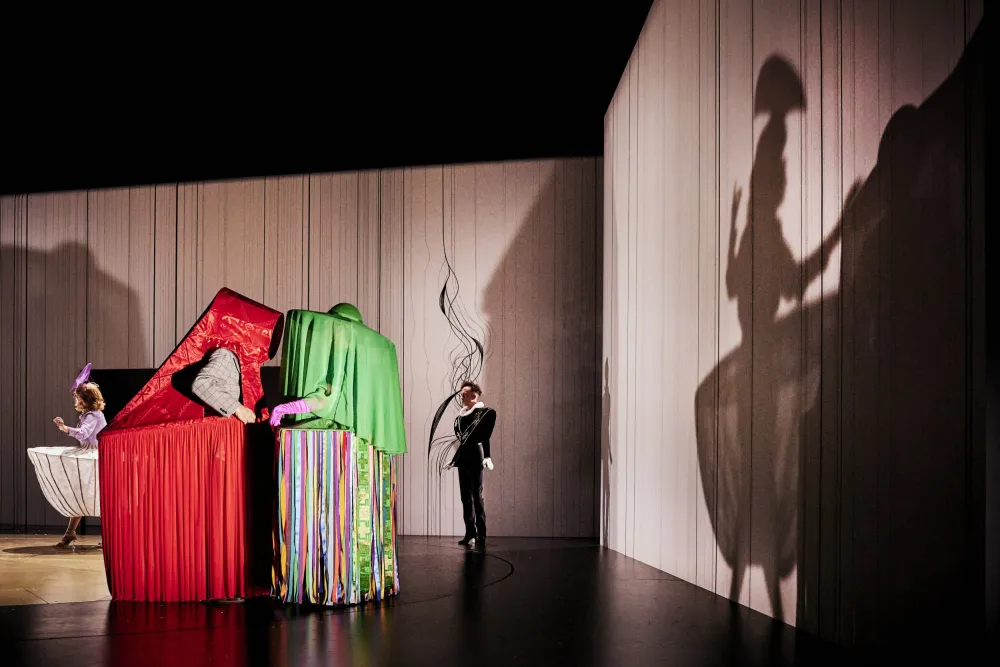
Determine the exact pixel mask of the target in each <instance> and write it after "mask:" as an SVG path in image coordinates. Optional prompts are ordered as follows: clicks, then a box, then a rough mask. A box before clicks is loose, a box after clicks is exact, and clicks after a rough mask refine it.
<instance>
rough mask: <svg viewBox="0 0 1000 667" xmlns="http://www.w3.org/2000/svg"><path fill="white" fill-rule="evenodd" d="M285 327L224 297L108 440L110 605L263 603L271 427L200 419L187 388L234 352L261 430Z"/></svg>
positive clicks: (103, 463) (104, 488)
mask: <svg viewBox="0 0 1000 667" xmlns="http://www.w3.org/2000/svg"><path fill="white" fill-rule="evenodd" d="M282 320H283V317H282V315H281V314H280V313H279V312H277V311H275V310H272V309H270V308H267V307H266V306H262V305H261V304H258V303H256V302H254V301H251V300H250V299H247V298H245V297H243V296H241V295H239V294H236V293H235V292H232V291H230V290H228V289H223V290H222V291H220V292H219V294H218V295H216V297H215V299H214V300H213V301H212V304H211V306H209V308H208V310H206V311H205V313H204V314H203V315H202V317H201V318H200V319H199V320H198V322H197V323H196V324H195V325H194V327H193V328H192V329H191V331H190V332H189V333H188V335H187V336H185V338H184V340H182V341H181V343H180V344H179V345H178V346H177V349H175V350H174V352H173V353H172V354H171V355H170V357H168V358H167V360H166V361H165V362H164V364H163V365H162V366H161V367H160V368H159V370H158V371H157V372H156V374H155V375H154V376H153V378H152V379H151V380H150V381H149V382H148V383H147V384H146V386H145V387H143V388H142V390H141V391H140V392H139V393H138V394H137V395H136V396H135V398H133V399H132V400H131V401H130V402H129V403H128V405H126V406H125V408H124V409H123V410H122V411H121V412H120V413H119V414H118V415H117V416H116V417H115V419H114V420H112V422H111V423H110V424H108V426H107V428H105V429H104V430H103V431H102V432H101V434H100V436H99V437H98V441H99V445H100V458H99V461H100V475H101V507H102V512H101V529H102V539H103V542H104V563H105V568H106V570H107V577H108V588H109V590H110V592H111V597H112V599H114V600H135V601H163V602H167V601H200V600H212V599H220V598H233V597H251V596H254V595H266V594H267V592H268V590H269V585H270V584H269V577H268V565H269V564H270V560H271V552H270V543H269V541H268V539H267V534H268V533H269V531H270V528H271V523H272V521H273V516H272V515H271V514H270V513H269V511H268V508H269V507H270V506H271V503H270V498H271V497H272V496H273V489H272V488H271V485H270V484H268V483H267V482H268V481H269V479H267V477H268V473H269V471H270V466H271V463H272V461H273V436H272V435H271V432H270V427H269V426H268V425H267V424H266V423H258V424H255V425H251V426H244V425H243V424H242V423H241V422H240V421H239V420H237V419H236V418H234V417H230V418H223V417H205V416H204V412H205V408H204V407H203V406H202V405H201V404H200V403H198V402H196V401H195V400H194V399H193V397H190V396H189V395H186V394H185V393H182V391H184V390H185V388H186V386H188V383H190V381H191V380H193V376H191V377H186V376H185V375H186V374H187V371H190V370H191V368H192V364H197V363H198V362H200V361H202V360H203V359H204V358H205V356H206V354H207V353H208V352H209V351H210V350H212V349H214V348H216V347H226V348H229V349H231V350H233V352H235V353H236V354H237V355H238V356H239V359H240V366H241V382H242V393H243V395H242V401H243V404H244V405H246V406H247V407H250V408H256V410H255V412H257V414H258V418H259V419H260V420H261V421H263V420H266V419H267V410H266V409H264V408H263V405H262V404H263V396H264V391H263V387H262V385H261V380H260V367H261V365H262V364H263V363H264V362H265V361H267V359H268V358H270V356H271V351H272V350H274V349H276V346H274V345H272V335H274V336H275V341H273V342H277V339H279V338H280V335H281V334H280V327H281V323H282ZM182 371H183V372H185V373H183V374H182V379H183V381H182V382H177V376H178V374H179V373H182ZM175 385H176V386H175ZM178 387H180V390H178ZM262 470H263V473H264V474H263V475H262V474H261V471H262ZM258 534H261V535H262V536H263V540H262V539H261V538H260V537H258Z"/></svg>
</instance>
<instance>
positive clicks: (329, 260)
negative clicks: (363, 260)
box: [309, 173, 359, 312]
mask: <svg viewBox="0 0 1000 667" xmlns="http://www.w3.org/2000/svg"><path fill="white" fill-rule="evenodd" d="M358 183H359V174H357V173H344V174H320V175H312V176H310V178H309V274H310V278H309V308H310V309H312V310H317V311H320V312H326V311H328V310H330V309H331V308H333V307H334V306H335V305H337V304H338V303H341V302H348V303H356V302H357V298H358Z"/></svg>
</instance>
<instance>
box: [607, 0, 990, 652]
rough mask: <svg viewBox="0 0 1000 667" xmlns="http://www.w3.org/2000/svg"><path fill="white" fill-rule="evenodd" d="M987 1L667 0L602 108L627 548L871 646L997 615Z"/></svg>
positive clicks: (620, 507)
mask: <svg viewBox="0 0 1000 667" xmlns="http://www.w3.org/2000/svg"><path fill="white" fill-rule="evenodd" d="M982 4H983V3H982V2H981V0H965V1H964V2H963V1H958V2H950V1H948V0H928V1H926V2H919V3H911V2H903V1H894V0H873V1H872V2H860V1H858V0H854V1H851V0H842V1H829V0H822V1H821V0H804V1H799V0H796V1H782V2H775V1H773V0H732V1H730V0H726V2H721V0H700V1H699V0H659V1H658V2H656V3H655V4H654V6H653V7H652V9H651V11H650V14H649V16H648V18H647V21H646V24H645V26H644V29H643V31H642V34H641V37H640V38H639V41H638V43H637V45H636V47H635V50H634V52H633V55H632V57H631V59H630V61H629V64H628V67H627V70H626V71H625V73H624V75H623V77H622V79H621V83H620V85H619V88H618V90H617V92H616V95H615V97H614V100H613V102H612V104H611V106H610V108H609V110H608V113H607V116H606V124H605V140H606V145H605V163H604V169H605V173H604V187H605V199H604V228H605V239H604V249H603V252H604V283H603V291H604V296H603V302H604V309H603V313H602V317H603V321H604V326H603V328H604V339H603V346H604V347H603V350H604V352H603V359H602V364H603V366H604V373H605V382H604V410H603V415H604V418H603V429H602V480H601V484H602V486H601V506H602V525H601V533H602V537H603V540H604V541H605V543H606V544H608V545H609V546H610V547H611V548H613V549H615V550H618V551H621V552H623V553H626V554H628V555H630V556H633V557H635V558H637V559H639V560H641V561H644V562H646V563H649V564H652V565H654V566H656V567H659V568H661V569H663V570H666V571H668V572H671V573H673V574H675V575H678V576H680V577H683V578H684V579H686V580H688V581H691V582H694V583H696V584H698V585H699V586H702V587H704V588H707V589H709V590H711V591H715V592H717V593H719V594H720V595H724V596H728V597H731V598H732V599H737V600H739V601H740V602H741V603H743V604H745V605H749V606H750V607H752V608H754V609H757V610H760V611H762V612H764V613H767V614H771V615H772V616H775V617H778V618H781V619H783V620H785V621H787V622H788V623H791V624H794V625H797V626H799V627H802V628H806V629H808V630H812V631H814V632H817V633H819V634H820V635H822V636H824V637H827V638H832V639H836V640H838V641H841V642H844V643H848V644H870V643H874V642H877V641H879V640H883V639H888V638H890V637H893V636H895V633H897V632H899V633H903V632H912V631H914V630H915V629H916V628H919V627H927V628H934V632H937V633H941V632H944V630H943V629H942V628H945V627H949V628H950V627H955V625H956V624H957V625H962V624H965V627H972V628H974V627H977V625H976V618H977V617H978V618H980V620H981V613H982V609H983V597H982V590H983V584H982V577H983V569H984V565H983V551H982V546H983V502H982V498H983V475H982V458H983V428H984V427H983V408H982V406H983V396H982V393H983V364H982V351H983V349H982V339H983V331H984V327H983V319H982V318H983V306H982V303H983V302H982V290H983V288H984V284H985V280H984V278H983V259H982V251H981V248H982V240H983V233H984V216H983V202H984V201H985V197H984V192H983V187H982V173H983V150H982V145H983V144H982V142H983V136H984V134H983V117H982V112H981V109H982V104H983V99H982V92H983V91H982V84H983V80H984V79H983V62H982V53H983V47H982V41H983V36H982V34H980V33H981V30H977V26H978V25H979V23H980V18H981V15H982V11H983V7H982ZM977 615H978V616H977ZM978 627H981V624H980V625H979V626H978Z"/></svg>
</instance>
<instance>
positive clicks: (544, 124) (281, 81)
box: [0, 0, 652, 194]
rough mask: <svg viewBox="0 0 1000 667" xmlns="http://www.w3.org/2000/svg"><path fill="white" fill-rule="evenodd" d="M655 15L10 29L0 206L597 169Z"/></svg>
mask: <svg viewBox="0 0 1000 667" xmlns="http://www.w3.org/2000/svg"><path fill="white" fill-rule="evenodd" d="M651 4H652V3H651V2H649V1H645V0H644V1H635V0H619V1H618V2H615V3H613V4H612V3H607V4H606V5H605V6H598V5H590V6H589V7H585V6H583V5H582V4H572V3H568V2H545V3H536V4H531V5H528V4H525V5H523V6H522V5H520V4H518V3H510V2H508V3H499V2H481V3H469V5H467V6H466V5H455V6H454V7H446V6H444V5H443V4H442V3H437V4H435V5H422V6H420V7H418V8H415V9H411V10H409V14H408V13H407V11H403V10H398V9H396V8H391V9H390V8H389V7H388V6H384V7H382V6H376V5H371V9H362V10H361V12H360V13H354V12H353V11H352V13H351V14H350V15H348V14H347V13H346V12H342V13H333V14H328V15H326V14H324V15H321V14H318V13H311V12H305V11H301V10H285V9H282V11H281V15H277V14H275V10H274V9H273V8H270V7H268V8H267V9H261V10H250V9H247V10H245V12H244V14H245V16H229V15H227V16H225V17H224V20H219V19H217V18H214V17H211V16H208V15H207V12H206V13H204V14H197V15H188V14H185V12H184V11H182V10H181V9H179V8H178V9H171V8H161V9H156V10H154V12H153V13H152V14H151V15H150V16H146V17H140V16H131V15H126V16H115V17H113V19H112V18H109V20H108V22H106V23H101V22H100V21H96V22H95V20H94V18H95V17H93V16H88V17H87V18H86V21H85V23H86V26H83V25H82V23H81V24H80V25H76V24H74V22H73V17H66V16H64V17H59V18H60V21H59V22H61V21H62V20H63V19H65V25H62V26H60V25H57V23H58V22H57V21H54V20H51V21H49V20H47V21H45V22H44V23H32V22H30V21H27V20H24V21H22V22H20V23H18V24H17V25H14V24H10V25H8V30H7V31H5V32H7V34H8V38H6V39H5V41H4V42H3V44H2V45H0V49H2V51H0V72H2V78H3V81H5V91H6V94H5V95H4V97H5V98H6V99H5V100H4V102H3V103H2V104H0V107H2V109H3V114H4V116H5V118H4V124H5V126H6V127H7V128H8V130H7V132H5V136H4V140H3V142H2V146H0V153H2V159H0V170H2V171H0V194H12V193H23V192H41V191H51V190H65V189H78V188H98V187H113V186H123V185H140V184H149V183H156V182H177V181H197V180H212V179H218V178H237V177H250V176H264V175H279V174H288V173H304V172H323V171H340V170H355V169H365V168H377V167H394V166H418V165H427V164H441V163H455V162H479V161H494V160H507V159H524V158H545V157H570V156H593V155H600V154H601V153H602V152H603V132H604V127H603V120H604V113H605V111H606V110H607V107H608V104H609V102H610V100H611V97H612V95H613V94H614V90H615V87H616V86H617V84H618V80H619V78H620V77H621V74H622V71H623V69H624V67H625V64H626V62H627V61H628V57H629V55H630V53H631V51H632V48H633V46H634V45H635V42H636V39H637V38H638V35H639V31H640V30H641V28H642V24H643V22H644V20H645V16H646V13H647V12H648V9H649V6H650V5H651ZM262 7H263V6H262ZM352 9H353V8H352ZM220 18H221V17H220ZM92 24H94V25H92Z"/></svg>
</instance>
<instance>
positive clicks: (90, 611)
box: [0, 537, 854, 667]
mask: <svg viewBox="0 0 1000 667" xmlns="http://www.w3.org/2000/svg"><path fill="white" fill-rule="evenodd" d="M89 539H90V540H91V541H93V539H92V538H89ZM5 556H6V557H11V554H5ZM14 556H17V554H14ZM18 558H20V559H22V560H23V559H24V555H23V554H22V555H21V556H18ZM49 558H50V556H48V555H46V554H44V553H39V554H38V555H34V556H31V558H30V560H32V561H34V563H35V564H34V565H32V567H34V568H38V569H39V571H41V569H42V568H52V569H58V568H65V567H67V566H68V565H67V563H68V562H69V563H70V564H72V561H74V560H78V561H80V562H83V560H88V559H93V558H97V560H98V561H99V560H100V559H99V555H98V554H92V553H83V554H80V555H76V556H66V555H53V556H51V561H49V560H48V559H49ZM2 562H3V565H4V574H3V578H6V577H7V576H8V575H7V571H8V570H7V561H2ZM399 562H400V582H401V591H400V594H399V596H398V597H397V598H395V599H393V600H391V601H388V602H385V603H381V604H372V605H365V606H362V607H358V608H348V609H326V608H304V607H303V608H295V607H291V606H281V605H278V604H276V603H273V602H272V601H270V600H268V599H266V598H264V599H255V600H251V601H249V602H247V603H245V604H197V603H174V604H149V603H112V602H110V601H97V602H82V603H73V604H43V603H39V604H31V605H24V604H21V605H18V606H4V607H2V608H0V645H2V646H3V649H2V650H3V655H2V656H0V661H2V662H3V664H4V665H6V666H7V667H19V666H21V665H25V666H26V665H58V666H59V667H75V666H78V665H114V666H116V667H117V666H121V667H126V666H127V667H133V666H138V667H159V666H161V665H163V666H167V665H170V666H176V665H180V666H182V667H197V666H199V665H209V664H211V665H223V666H228V665H303V666H308V665H433V666H435V667H444V666H448V665H475V666H480V665H482V666H485V665H514V664H516V665H615V666H621V667H637V666H639V665H650V664H669V665H678V666H679V665H698V666H706V665H781V664H786V665H788V664H801V665H828V664H829V665H833V664H837V665H839V664H854V663H853V662H852V661H851V660H849V659H847V658H846V657H844V656H839V657H838V655H837V653H836V652H835V651H834V650H833V649H832V648H831V647H830V646H829V645H827V644H823V643H820V642H818V641H817V640H815V639H812V638H810V637H808V636H805V635H802V634H801V633H796V632H795V631H794V630H793V629H791V628H789V627H778V626H776V625H775V624H774V623H773V622H772V621H771V620H770V619H768V618H767V617H765V616H763V615H761V614H758V613H756V612H752V611H750V610H748V609H746V608H743V607H738V606H736V605H732V604H730V603H729V602H728V601H726V600H724V599H722V598H720V597H717V596H715V595H713V594H711V593H709V592H707V591H705V590H702V589H699V588H697V587H695V586H693V585H691V584H688V583H685V582H683V581H680V580H679V579H677V578H675V577H672V576H670V575H668V574H665V573H663V572H660V571H658V570H655V569H653V568H651V567H647V566H645V565H642V564H640V563H638V562H636V561H634V560H632V559H630V558H627V557H625V556H622V555H620V554H617V553H614V552H610V551H607V550H604V549H602V548H600V547H599V546H597V545H595V544H594V543H592V542H589V541H574V540H550V539H514V538H507V539H504V538H497V539H493V540H491V541H490V542H489V544H488V545H487V546H486V548H485V549H483V550H475V549H471V550H470V549H465V548H463V547H459V546H458V545H457V544H456V543H455V539H453V538H422V537H401V538H400V540H399ZM88 576H93V573H91V574H79V577H78V579H80V580H83V579H85V578H86V577H88ZM99 576H100V577H103V572H100V573H99ZM29 588H30V587H29ZM105 591H106V589H105ZM105 594H106V593H105Z"/></svg>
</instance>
